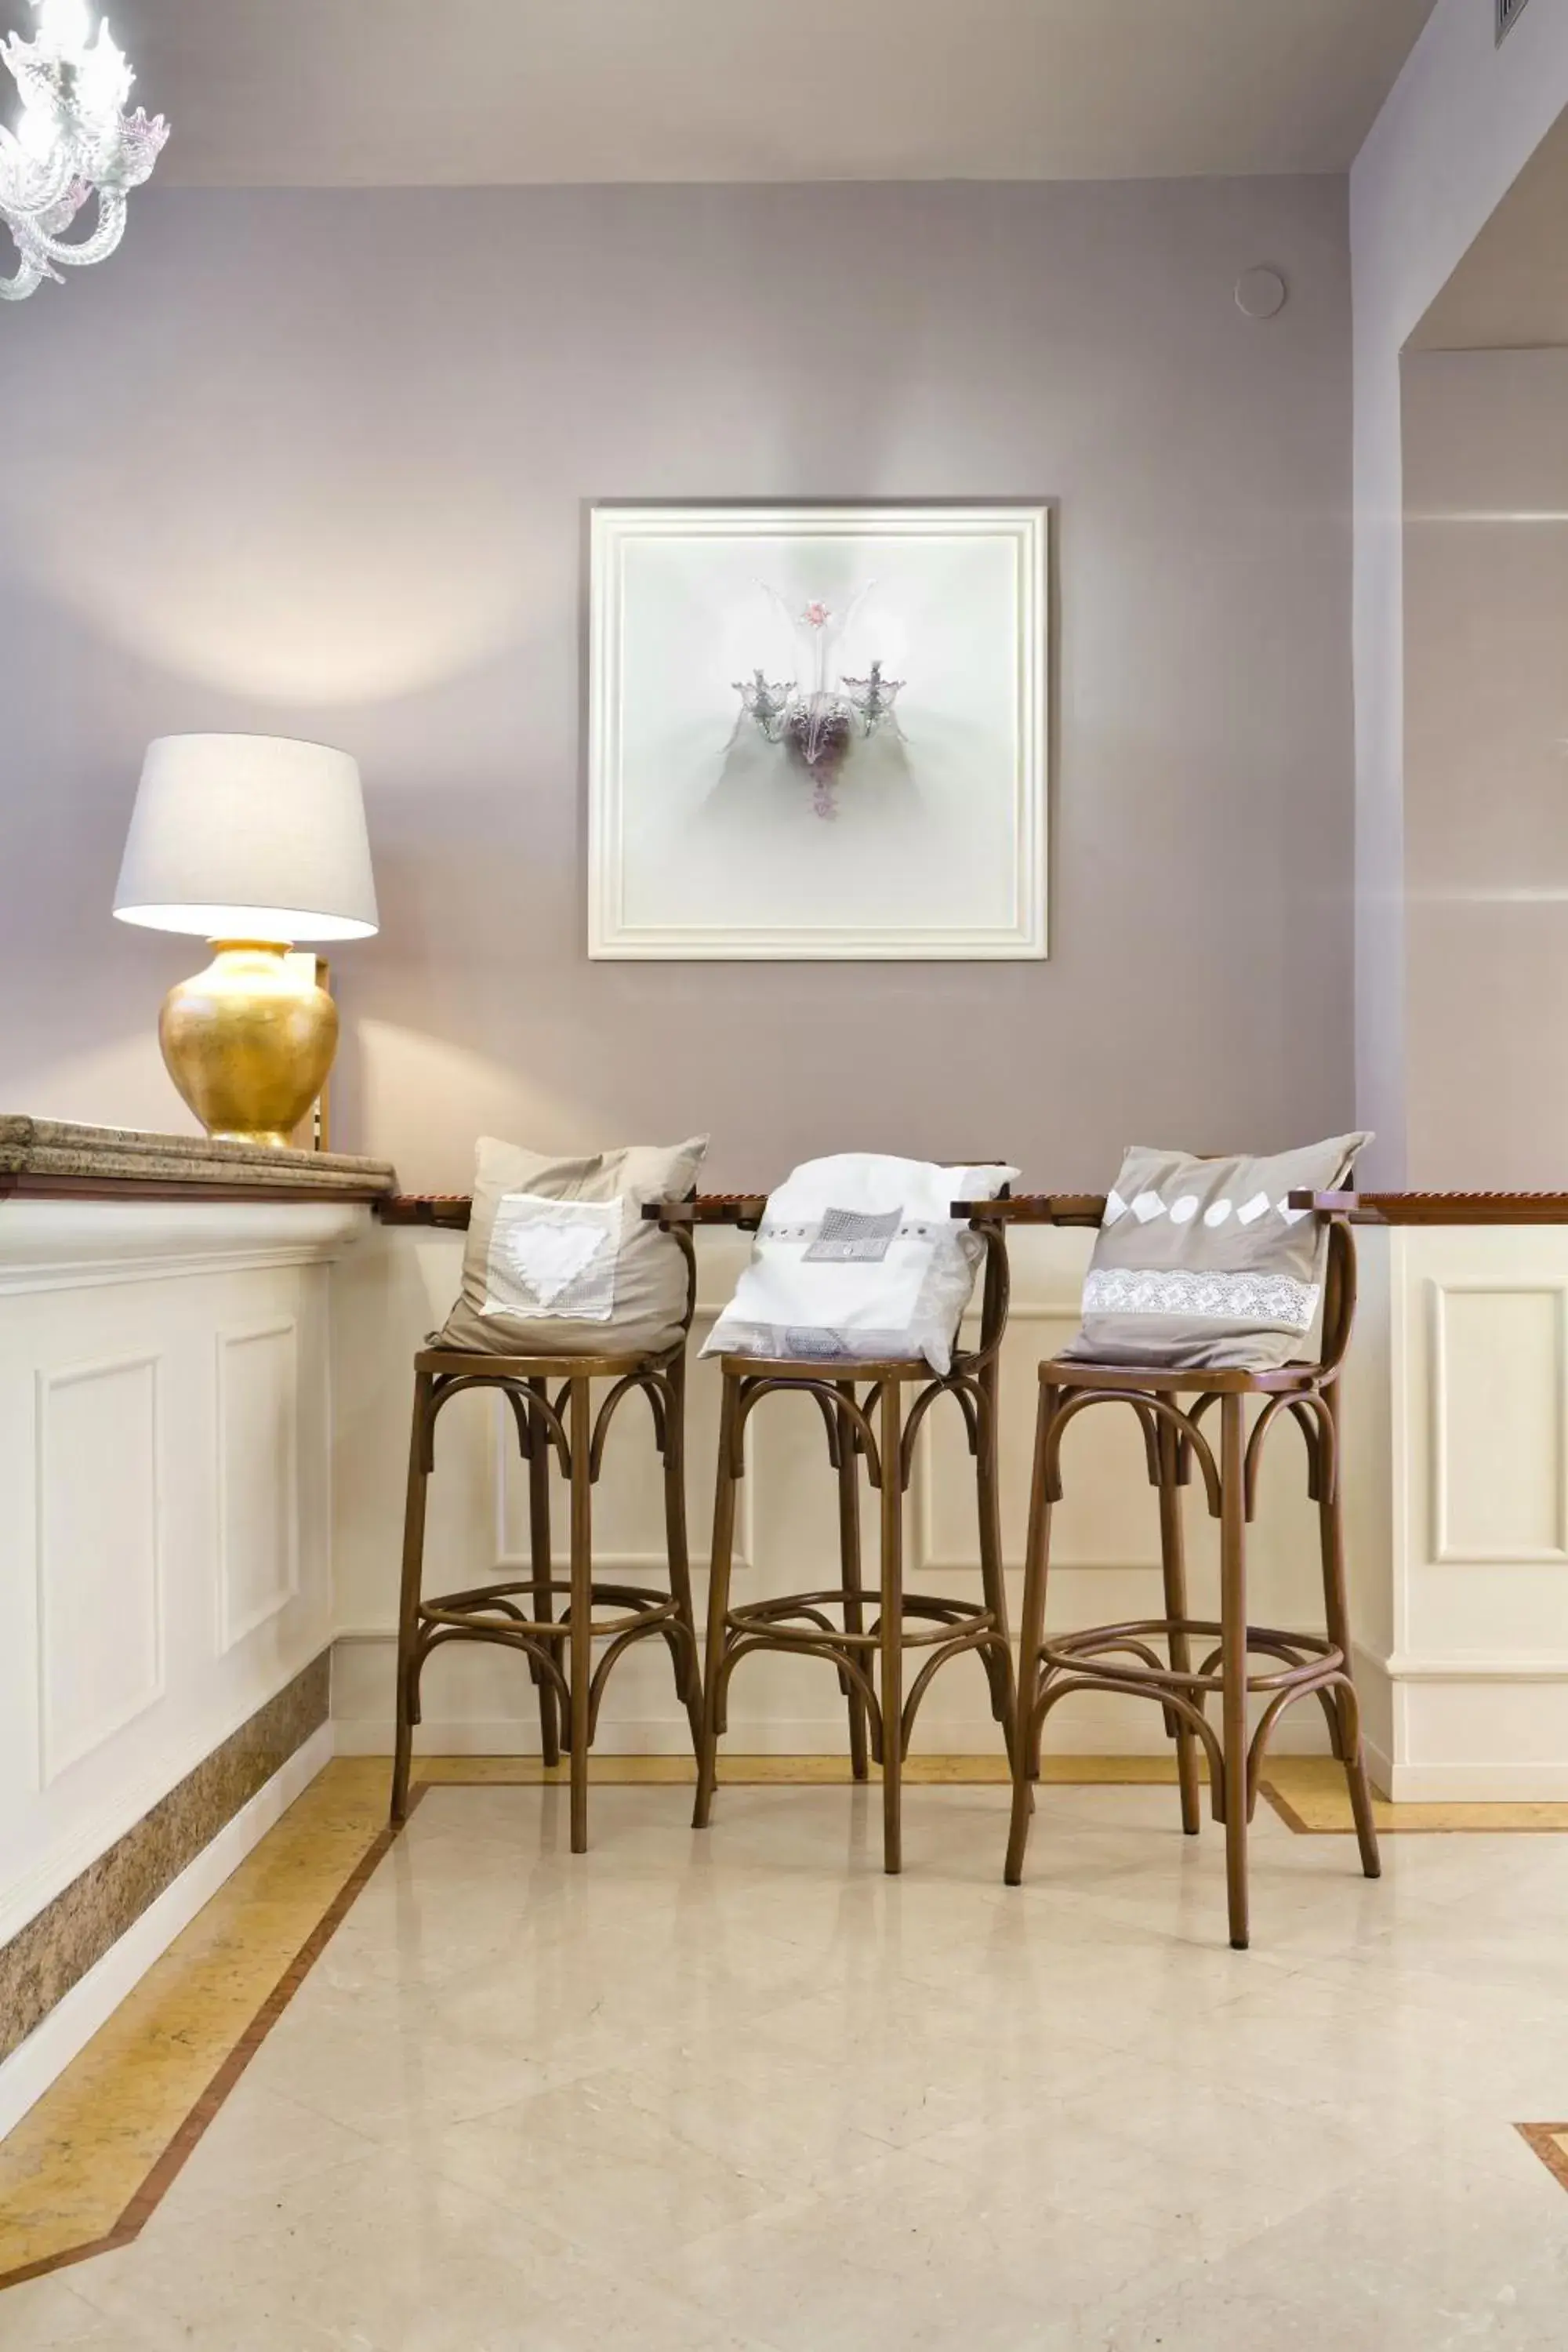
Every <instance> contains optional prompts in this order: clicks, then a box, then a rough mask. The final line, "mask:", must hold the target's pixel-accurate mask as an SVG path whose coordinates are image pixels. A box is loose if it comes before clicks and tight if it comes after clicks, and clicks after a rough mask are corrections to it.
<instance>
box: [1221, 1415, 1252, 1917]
mask: <svg viewBox="0 0 1568 2352" xmlns="http://www.w3.org/2000/svg"><path fill="white" fill-rule="evenodd" d="M1219 1409H1220V1601H1219V1620H1220V1683H1221V1689H1220V1706H1221V1713H1222V1717H1223V1724H1224V1735H1225V1874H1226V1893H1227V1895H1228V1897H1229V1905H1230V1940H1231V1944H1232V1947H1233V1948H1234V1949H1235V1950H1237V1951H1238V1952H1244V1951H1245V1950H1246V1949H1247V1503H1246V1493H1245V1465H1246V1443H1245V1440H1246V1425H1245V1421H1244V1416H1243V1412H1242V1401H1241V1398H1240V1397H1239V1396H1235V1395H1229V1396H1222V1397H1221V1399H1220V1408H1219Z"/></svg>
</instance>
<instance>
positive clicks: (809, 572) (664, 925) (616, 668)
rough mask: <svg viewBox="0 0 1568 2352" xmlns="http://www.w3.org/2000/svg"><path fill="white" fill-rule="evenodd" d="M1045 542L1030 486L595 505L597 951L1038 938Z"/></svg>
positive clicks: (592, 713)
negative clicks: (812, 500)
mask: <svg viewBox="0 0 1568 2352" xmlns="http://www.w3.org/2000/svg"><path fill="white" fill-rule="evenodd" d="M1049 541H1050V509H1049V507H1048V506H1047V505H1046V504H1044V503H1038V504H1028V505H1025V504H1017V503H1008V504H999V503H998V504H992V503H983V504H982V503H975V504H968V503H965V504H958V503H925V504H921V505H892V504H872V503H867V504H859V503H857V504H834V505H826V504H821V505H816V504H812V505H795V504H791V505H781V504H769V505H763V504H705V505H693V506H659V505H604V506H596V507H595V508H594V509H593V510H592V514H591V519H590V530H589V596H588V603H589V683H588V760H587V783H588V952H589V955H590V956H591V957H592V958H594V959H595V960H616V959H655V960H659V959H662V960H679V961H702V960H706V959H713V960H733V961H739V960H753V959H760V960H766V961H791V960H796V959H813V960H828V961H859V960H862V959H870V960H881V961H889V960H909V961H928V960H939V961H940V960H953V961H986V960H994V959H1006V960H1021V959H1025V960H1026V959H1037V958H1040V957H1043V956H1044V955H1045V954H1046V952H1047V913H1048V855H1047V848H1048V845H1047V824H1048V745H1049V730H1050V712H1049V677H1050V661H1049V648H1050V642H1051V625H1052V616H1051V612H1050V568H1049ZM829 600H831V601H829ZM815 616H821V617H815ZM879 646H880V647H881V648H882V650H881V652H879V651H878V648H879ZM851 673H853V675H852V674H851ZM748 696H749V697H750V700H748Z"/></svg>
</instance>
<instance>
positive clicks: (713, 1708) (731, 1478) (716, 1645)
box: [691, 1372, 744, 1830]
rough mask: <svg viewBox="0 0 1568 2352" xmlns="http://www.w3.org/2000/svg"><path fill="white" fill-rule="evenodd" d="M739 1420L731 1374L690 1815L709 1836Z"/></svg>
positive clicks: (723, 1418) (723, 1411) (722, 1422)
mask: <svg viewBox="0 0 1568 2352" xmlns="http://www.w3.org/2000/svg"><path fill="white" fill-rule="evenodd" d="M739 1414H740V1384H739V1382H738V1381H736V1380H734V1379H733V1377H732V1376H731V1374H730V1373H728V1372H726V1373H725V1374H724V1395H723V1402H722V1404H721V1408H720V1412H719V1475H718V1485H717V1486H716V1488H715V1490H714V1496H713V1552H712V1558H711V1560H710V1565H709V1570H708V1651H707V1657H706V1661H705V1667H704V1673H703V1678H702V1736H701V1738H700V1741H699V1743H698V1749H697V1802H696V1804H695V1806H694V1807H693V1809H692V1814H691V1826H692V1828H693V1829H694V1830H705V1829H706V1828H707V1827H708V1824H709V1822H710V1820H711V1818H712V1813H713V1788H714V1783H715V1781H716V1780H717V1779H718V1777H719V1685H720V1676H721V1668H722V1666H723V1663H724V1650H725V1625H726V1621H727V1619H728V1615H729V1609H730V1565H731V1558H732V1556H733V1553H734V1549H735V1482H736V1477H737V1475H738V1471H739V1469H741V1468H743V1467H744V1465H743V1464H741V1465H738V1464H737V1462H736V1458H735V1454H736V1437H735V1433H736V1426H737V1423H738V1421H739Z"/></svg>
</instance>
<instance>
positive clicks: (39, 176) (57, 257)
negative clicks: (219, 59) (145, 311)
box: [0, 0, 169, 302]
mask: <svg viewBox="0 0 1568 2352" xmlns="http://www.w3.org/2000/svg"><path fill="white" fill-rule="evenodd" d="M32 5H33V7H34V9H35V10H36V11H37V19H38V23H37V37H36V38H35V39H33V40H31V41H25V40H23V38H22V37H21V35H20V34H18V33H13V34H12V35H11V37H10V38H9V39H8V40H6V41H4V42H0V58H5V64H6V66H7V67H8V68H9V69H10V73H11V77H12V79H13V80H14V81H15V82H16V89H17V91H18V94H19V95H20V98H21V101H22V111H21V116H20V119H19V121H17V124H16V129H15V130H14V131H8V130H6V129H5V128H4V127H3V126H0V218H3V219H4V221H5V226H6V227H7V228H8V229H9V230H10V232H11V235H12V237H13V238H14V239H15V242H16V253H17V257H18V259H17V268H16V276H15V277H13V278H0V298H3V299H5V301H7V302H19V301H20V300H21V299H22V297H23V296H24V295H26V294H30V293H31V292H32V291H33V289H34V288H35V287H36V286H37V285H39V284H41V283H42V281H43V279H45V278H54V279H55V281H56V283H57V284H59V285H63V284H64V282H65V281H64V279H63V278H61V276H60V271H59V268H58V267H57V265H58V264H59V263H62V262H63V263H66V264H68V265H69V266H71V267H72V268H79V267H80V266H81V265H82V264H83V263H86V262H90V261H102V260H103V259H104V258H105V257H106V256H107V255H109V254H111V253H112V252H113V251H114V248H115V247H116V246H117V245H118V244H119V242H120V240H121V237H122V236H124V234H125V206H126V198H127V195H128V194H129V192H130V190H131V189H132V188H139V187H140V186H141V184H142V181H143V180H145V179H146V178H147V177H148V176H149V174H150V173H151V172H152V169H153V164H154V163H156V162H157V160H158V153H159V150H160V149H161V148H162V146H163V142H164V140H165V139H166V138H167V137H168V135H169V126H168V124H167V123H166V122H165V121H164V120H163V116H162V115H161V114H155V115H153V118H152V120H151V121H149V120H148V118H147V116H146V114H145V113H144V112H143V111H142V108H141V107H138V108H137V110H136V111H135V113H134V114H128V113H127V112H126V110H125V101H126V100H127V99H128V98H129V97H130V95H131V84H132V78H133V77H132V71H131V68H130V66H129V65H128V64H127V63H126V61H125V58H124V57H123V55H122V54H121V51H120V50H119V49H118V48H117V47H115V45H114V42H113V41H112V40H111V39H110V32H109V26H108V25H107V24H100V26H98V27H97V37H96V39H95V38H94V37H93V33H94V26H93V19H92V12H91V10H90V9H89V6H88V5H87V0H32ZM94 196H96V197H97V199H98V215H97V218H96V219H95V220H94V222H93V224H92V226H91V228H90V229H89V231H88V233H87V235H86V236H79V237H77V238H76V239H75V240H68V237H67V235H66V232H67V231H68V229H69V228H70V226H71V225H72V224H73V222H74V221H75V220H76V217H77V215H78V214H79V212H80V211H81V209H82V207H83V206H84V205H86V204H87V202H88V201H89V198H90V197H94Z"/></svg>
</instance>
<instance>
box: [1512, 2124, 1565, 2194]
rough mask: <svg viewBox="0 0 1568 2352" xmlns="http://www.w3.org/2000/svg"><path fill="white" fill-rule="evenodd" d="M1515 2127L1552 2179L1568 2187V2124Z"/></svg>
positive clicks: (1522, 2125)
mask: <svg viewBox="0 0 1568 2352" xmlns="http://www.w3.org/2000/svg"><path fill="white" fill-rule="evenodd" d="M1514 2128H1515V2129H1516V2130H1517V2132H1518V2133H1519V2136H1520V2137H1521V2139H1522V2140H1523V2141H1524V2143H1525V2145H1526V2147H1532V2148H1533V2149H1534V2150H1535V2153H1536V2155H1537V2156H1538V2157H1539V2158H1541V2161H1542V2164H1543V2165H1544V2166H1545V2167H1546V2169H1547V2171H1548V2172H1549V2173H1551V2175H1552V2179H1554V2180H1555V2181H1557V2182H1558V2183H1559V2185H1560V2186H1561V2187H1563V2189H1568V2124H1517V2125H1516V2126H1514Z"/></svg>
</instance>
